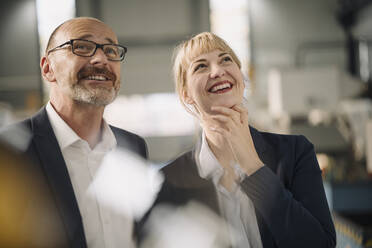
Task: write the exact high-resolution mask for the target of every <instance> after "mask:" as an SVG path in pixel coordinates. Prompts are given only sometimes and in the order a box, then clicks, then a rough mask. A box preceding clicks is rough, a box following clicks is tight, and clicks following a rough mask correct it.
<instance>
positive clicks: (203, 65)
mask: <svg viewBox="0 0 372 248" xmlns="http://www.w3.org/2000/svg"><path fill="white" fill-rule="evenodd" d="M205 67H207V66H206V65H205V64H198V65H197V66H195V68H194V72H196V71H198V70H200V69H201V68H205Z"/></svg>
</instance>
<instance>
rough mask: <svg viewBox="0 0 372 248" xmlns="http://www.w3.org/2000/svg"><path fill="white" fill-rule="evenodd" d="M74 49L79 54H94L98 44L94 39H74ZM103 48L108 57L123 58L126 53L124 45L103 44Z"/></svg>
mask: <svg viewBox="0 0 372 248" xmlns="http://www.w3.org/2000/svg"><path fill="white" fill-rule="evenodd" d="M72 49H73V52H74V53H75V54H77V55H81V56H93V54H94V52H95V49H96V44H95V43H94V42H92V41H85V40H74V41H73V46H72ZM102 49H103V52H104V53H105V55H106V56H107V58H109V59H112V60H121V59H122V57H123V56H124V53H125V51H124V49H123V48H122V47H120V46H115V45H110V44H105V45H103V47H102Z"/></svg>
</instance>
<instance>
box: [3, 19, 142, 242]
mask: <svg viewBox="0 0 372 248" xmlns="http://www.w3.org/2000/svg"><path fill="white" fill-rule="evenodd" d="M126 50H127V49H126V48H125V47H123V46H120V45H118V39H117V37H116V35H115V33H114V32H113V31H112V30H111V29H110V28H109V27H108V26H107V25H106V24H104V23H103V22H101V21H100V20H97V19H94V18H87V17H81V18H74V19H71V20H68V21H66V22H64V23H63V24H61V25H60V26H58V27H57V28H56V29H55V30H54V32H53V33H52V34H51V36H50V39H49V42H48V45H47V48H46V51H45V55H44V56H43V57H42V58H41V62H40V67H41V73H42V76H43V78H44V79H45V80H46V81H47V82H48V83H49V84H50V101H49V102H48V103H47V105H46V106H45V107H43V108H42V109H41V110H40V111H39V112H38V113H37V114H36V115H34V116H32V117H31V118H29V119H27V120H25V121H23V122H22V123H19V124H16V125H13V126H11V127H8V128H7V129H6V130H4V131H3V132H2V136H6V137H9V134H11V133H12V131H14V130H15V129H14V127H17V126H19V125H25V126H26V127H27V128H28V129H29V130H30V132H31V134H32V138H31V141H30V144H29V146H28V148H27V150H26V153H27V154H28V155H30V156H31V157H32V159H33V161H34V162H35V163H36V164H38V165H39V167H38V168H39V169H40V170H42V171H43V174H45V176H46V178H47V184H48V186H49V187H50V192H51V195H53V199H54V200H55V205H56V206H57V207H56V209H57V210H58V213H59V217H60V222H61V225H62V226H63V228H62V229H63V230H64V232H65V237H66V240H65V241H63V242H62V243H58V244H56V245H55V246H56V247H57V246H58V245H61V246H67V247H79V248H81V247H87V246H88V247H89V248H91V247H99V248H102V247H128V246H129V245H132V244H131V238H132V235H131V234H132V229H133V224H132V222H131V221H130V220H128V219H125V217H123V216H120V215H119V214H116V213H113V212H112V211H109V210H108V209H107V208H106V207H105V206H102V205H101V204H100V203H99V202H97V200H96V199H94V197H93V198H92V197H90V196H88V195H87V188H88V186H89V185H90V184H91V183H92V180H93V177H94V174H95V172H96V171H97V169H98V167H99V165H100V163H101V161H102V159H103V157H104V155H105V154H107V152H109V151H111V150H112V149H114V148H115V147H116V146H118V147H122V148H125V149H128V150H129V151H131V152H133V153H135V154H138V155H140V156H142V157H144V158H146V157H147V148H146V144H145V142H144V140H143V139H142V138H141V137H139V136H137V135H135V134H132V133H129V132H127V131H124V130H121V129H118V128H115V127H112V126H109V125H108V124H107V123H106V122H105V120H104V119H103V112H104V109H105V106H106V105H107V104H109V103H111V102H112V101H113V100H114V99H115V97H116V95H117V94H118V92H119V88H120V61H122V60H123V59H124V55H125V53H126ZM41 225H42V224H41ZM50 231H51V232H53V230H50Z"/></svg>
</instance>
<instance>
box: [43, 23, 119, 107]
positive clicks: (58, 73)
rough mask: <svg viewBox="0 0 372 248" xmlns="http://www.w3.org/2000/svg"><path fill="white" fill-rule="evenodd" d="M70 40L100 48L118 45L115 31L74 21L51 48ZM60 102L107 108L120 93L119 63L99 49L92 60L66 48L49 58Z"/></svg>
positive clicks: (98, 24) (56, 37)
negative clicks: (101, 45)
mask: <svg viewBox="0 0 372 248" xmlns="http://www.w3.org/2000/svg"><path fill="white" fill-rule="evenodd" d="M71 39H86V40H90V41H94V42H96V43H98V44H107V43H116V44H117V42H118V41H117V38H116V35H115V34H114V33H113V31H112V30H111V29H110V28H109V27H107V26H106V25H105V24H103V23H100V22H98V21H95V20H90V19H83V20H75V21H72V22H71V23H67V24H65V25H64V26H62V27H61V29H60V30H59V31H58V33H57V34H56V36H55V42H54V44H53V45H52V47H55V46H58V45H61V44H63V43H65V42H66V41H69V40H71ZM48 59H49V61H50V66H51V70H53V74H54V77H55V81H56V84H57V85H55V86H56V90H57V91H58V94H62V97H61V98H60V99H71V100H73V101H75V102H79V103H86V104H92V105H95V106H105V105H107V104H109V103H111V102H112V101H113V100H114V99H115V97H116V95H117V94H118V92H119V89H120V62H118V61H110V60H108V59H107V57H106V55H105V54H104V52H103V51H102V49H100V48H98V49H97V50H96V52H95V54H94V55H93V56H92V57H81V56H77V55H75V54H73V53H72V50H71V46H70V45H66V46H64V47H62V48H61V49H57V50H55V51H53V52H51V53H50V54H49V55H48Z"/></svg>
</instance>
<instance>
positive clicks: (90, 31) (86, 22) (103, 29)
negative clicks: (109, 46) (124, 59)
mask: <svg viewBox="0 0 372 248" xmlns="http://www.w3.org/2000/svg"><path fill="white" fill-rule="evenodd" d="M58 36H60V37H61V39H65V40H70V39H89V38H94V37H96V38H97V37H98V38H100V39H104V40H106V41H107V42H109V43H117V42H118V41H117V37H116V35H115V33H114V32H113V31H112V29H111V28H110V27H108V26H107V25H106V24H105V23H103V22H100V21H98V20H95V19H93V20H91V19H82V20H73V21H71V22H68V23H65V24H64V25H63V26H62V27H61V30H60V32H58V34H57V37H56V38H57V39H58Z"/></svg>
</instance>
